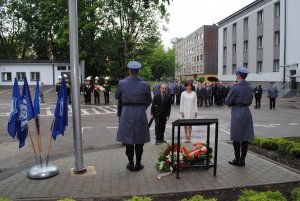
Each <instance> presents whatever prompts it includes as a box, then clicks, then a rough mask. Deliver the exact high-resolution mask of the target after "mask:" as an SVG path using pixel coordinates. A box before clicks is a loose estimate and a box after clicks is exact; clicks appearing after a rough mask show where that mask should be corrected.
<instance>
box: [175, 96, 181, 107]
mask: <svg viewBox="0 0 300 201" xmlns="http://www.w3.org/2000/svg"><path fill="white" fill-rule="evenodd" d="M180 98H181V94H176V105H180Z"/></svg>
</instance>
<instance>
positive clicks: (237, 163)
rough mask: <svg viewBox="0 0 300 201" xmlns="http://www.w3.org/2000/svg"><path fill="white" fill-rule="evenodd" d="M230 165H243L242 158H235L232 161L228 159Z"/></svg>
mask: <svg viewBox="0 0 300 201" xmlns="http://www.w3.org/2000/svg"><path fill="white" fill-rule="evenodd" d="M228 163H229V164H230V165H235V166H241V160H240V159H233V160H231V161H228Z"/></svg>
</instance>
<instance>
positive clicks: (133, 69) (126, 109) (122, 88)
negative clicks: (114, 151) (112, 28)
mask: <svg viewBox="0 0 300 201" xmlns="http://www.w3.org/2000/svg"><path fill="white" fill-rule="evenodd" d="M127 67H128V68H129V75H130V76H129V77H127V78H125V79H123V80H121V81H120V82H119V84H118V88H117V90H116V93H115V98H116V99H118V101H121V102H122V109H121V110H122V111H121V116H120V123H119V128H118V134H117V141H120V142H122V143H123V144H125V145H126V155H127V157H128V161H129V163H128V164H127V166H126V168H127V169H128V170H130V171H139V170H141V169H143V167H144V166H143V164H142V163H141V160H142V154H143V146H144V143H147V142H149V141H150V132H149V127H148V120H147V114H146V110H147V108H148V107H149V106H150V104H151V101H152V99H151V90H150V85H149V84H148V83H147V82H146V81H144V80H143V79H142V78H140V77H139V76H138V75H139V69H140V68H141V64H140V63H139V62H137V61H131V62H129V63H128V64H127ZM134 152H135V155H136V163H135V165H134Z"/></svg>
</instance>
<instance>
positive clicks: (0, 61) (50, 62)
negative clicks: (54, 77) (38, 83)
mask: <svg viewBox="0 0 300 201" xmlns="http://www.w3.org/2000/svg"><path fill="white" fill-rule="evenodd" d="M69 63H70V61H49V60H0V64H69Z"/></svg>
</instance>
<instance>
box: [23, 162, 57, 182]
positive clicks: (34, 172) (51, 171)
mask: <svg viewBox="0 0 300 201" xmlns="http://www.w3.org/2000/svg"><path fill="white" fill-rule="evenodd" d="M58 173H59V170H58V168H57V166H55V165H52V164H48V165H47V166H46V165H43V166H42V167H41V166H37V165H35V166H33V167H31V168H30V169H29V170H28V172H27V177H28V178H29V179H47V178H50V177H54V176H56V175H58Z"/></svg>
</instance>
